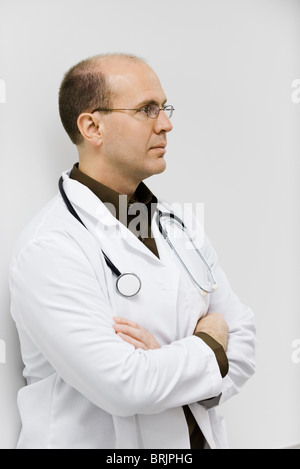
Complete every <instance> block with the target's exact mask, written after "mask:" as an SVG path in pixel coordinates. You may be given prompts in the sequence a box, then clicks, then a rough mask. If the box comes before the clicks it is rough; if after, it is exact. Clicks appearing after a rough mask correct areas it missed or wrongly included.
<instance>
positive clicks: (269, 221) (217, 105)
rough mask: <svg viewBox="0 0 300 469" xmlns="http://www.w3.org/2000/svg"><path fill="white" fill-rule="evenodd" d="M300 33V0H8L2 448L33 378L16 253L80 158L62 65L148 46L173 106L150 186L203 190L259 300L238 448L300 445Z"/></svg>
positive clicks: (231, 255)
mask: <svg viewBox="0 0 300 469" xmlns="http://www.w3.org/2000/svg"><path fill="white" fill-rule="evenodd" d="M299 36H300V2H299V0H226V1H225V0H152V1H148V0H147V1H141V0H126V1H123V0H109V1H101V0H0V79H2V80H4V82H5V84H6V103H5V104H4V103H3V99H2V100H1V97H0V206H1V212H0V213H1V221H2V225H1V226H2V229H1V243H0V250H1V264H0V304H1V306H0V313H1V315H0V340H1V344H2V346H3V341H5V343H6V363H5V364H2V363H1V356H0V415H1V418H0V448H11V447H14V446H15V443H16V439H17V436H18V431H19V417H18V412H17V407H16V393H17V390H18V388H19V387H20V386H21V385H22V383H23V381H22V376H21V370H22V364H21V360H20V353H19V348H18V347H19V346H18V339H17V335H16V333H15V330H14V325H13V323H12V320H11V319H10V316H9V292H8V287H7V266H8V262H9V257H10V254H11V251H12V248H13V245H14V243H15V240H16V237H17V235H18V234H19V232H20V230H21V229H22V227H23V226H24V224H25V223H26V222H27V221H28V220H29V219H30V218H31V217H32V216H33V214H34V213H35V212H36V211H37V210H38V209H39V208H40V207H41V206H42V205H43V204H44V203H45V202H46V201H47V200H48V199H49V198H50V197H52V196H53V195H54V194H55V193H56V184H57V179H58V177H59V175H60V172H61V171H62V170H64V169H67V168H68V167H70V166H71V165H72V164H73V162H74V161H76V151H75V147H73V146H72V145H71V143H70V142H69V141H68V138H67V136H66V135H65V134H64V131H63V129H62V127H61V124H60V121H59V117H58V111H57V92H58V87H59V84H60V81H61V79H62V76H63V73H64V72H65V71H66V70H67V69H68V68H69V67H70V66H71V65H73V64H75V63H76V62H78V61H79V60H81V59H83V58H86V57H87V56H90V55H94V54H97V53H101V52H111V51H124V52H132V53H136V54H140V55H142V56H143V57H145V58H146V59H148V61H149V62H150V64H151V65H152V66H153V68H154V69H155V70H156V71H157V72H158V74H159V75H160V77H161V79H162V83H163V86H164V88H165V91H166V93H167V96H168V98H169V103H170V104H173V105H174V106H175V108H176V115H175V117H174V126H175V128H174V131H173V133H172V135H170V136H169V146H168V153H167V161H168V170H167V172H166V173H164V174H163V175H161V176H157V177H155V178H153V179H152V180H149V181H148V185H149V186H150V188H152V190H153V191H155V193H156V194H157V195H158V196H160V197H163V198H166V199H169V200H173V201H182V202H204V203H205V226H206V230H207V233H208V235H209V236H210V238H211V240H212V241H213V243H214V246H215V248H216V249H217V251H218V253H219V257H220V260H221V263H222V265H223V267H224V269H225V270H226V272H227V274H228V276H229V278H230V280H231V283H232V285H233V287H234V289H235V290H236V292H237V293H238V295H239V296H240V298H241V299H242V300H243V301H244V302H245V303H246V304H249V305H250V306H251V307H252V308H253V309H254V311H255V313H256V323H257V328H258V339H259V346H258V354H257V374H256V376H255V378H254V379H252V381H251V382H250V383H249V384H248V385H247V386H246V387H245V389H244V391H243V393H242V394H241V395H240V396H238V397H236V398H234V399H233V400H232V401H231V402H230V403H229V404H227V405H226V406H224V407H223V408H222V409H221V411H222V413H223V414H224V415H225V416H226V418H227V423H228V428H229V435H230V441H231V445H232V447H234V448H275V447H285V446H290V445H293V444H296V443H299V442H300V419H299V415H300V400H299V389H300V388H299V385H300V364H298V365H297V364H295V363H293V361H292V359H291V355H292V352H293V349H292V342H293V341H294V340H295V339H299V338H300V327H299V326H300V319H299V318H300V315H299V295H300V293H299V292H300V289H299V285H298V283H299V278H300V267H299V265H300V263H299V254H300V253H299V251H300V249H299V239H300V221H299V213H300V212H299V208H300V207H299V205H300V200H299V199H300V196H299V187H298V181H299V169H300V163H299V148H300V141H299V140H300V137H299V135H300V133H299V124H300V104H296V102H295V103H293V102H292V99H291V95H292V91H293V88H292V83H293V81H294V80H295V79H297V78H300V63H299V49H300V40H299V39H300V37H299ZM2 85H3V83H2ZM298 96H299V95H298ZM295 101H296V100H295ZM45 268H47V266H45ZM2 348H3V347H2ZM2 358H3V357H2ZM2 361H4V360H2Z"/></svg>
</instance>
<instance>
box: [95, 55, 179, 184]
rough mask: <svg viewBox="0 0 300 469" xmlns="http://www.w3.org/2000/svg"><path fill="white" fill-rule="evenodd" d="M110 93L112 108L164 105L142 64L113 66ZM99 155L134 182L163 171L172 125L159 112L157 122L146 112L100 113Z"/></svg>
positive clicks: (158, 87)
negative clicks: (111, 91) (101, 139)
mask: <svg viewBox="0 0 300 469" xmlns="http://www.w3.org/2000/svg"><path fill="white" fill-rule="evenodd" d="M108 75H110V76H111V86H112V90H113V106H112V108H113V109H120V108H121V109H141V108H144V107H145V106H146V105H147V104H154V103H155V104H157V105H158V106H159V107H160V108H161V107H163V106H164V105H165V104H166V96H165V93H164V91H163V89H162V87H161V84H160V81H159V79H158V77H157V75H156V74H155V73H154V71H153V70H152V69H151V68H150V67H148V65H146V64H143V63H133V64H132V63H127V64H126V65H124V64H123V65H122V66H121V65H119V66H117V65H115V67H114V68H113V70H112V71H111V70H108ZM100 127H101V133H102V137H103V144H102V148H101V151H102V155H103V156H104V158H105V159H106V161H107V163H108V164H109V166H110V167H112V169H113V170H117V171H118V173H119V174H120V171H121V173H122V176H123V175H124V177H126V178H130V179H131V180H136V181H137V182H139V181H142V180H143V179H145V178H147V177H150V176H152V175H154V174H159V173H161V172H163V171H164V170H165V168H166V163H165V160H164V155H165V153H166V149H165V147H166V144H167V132H170V131H171V130H172V124H171V122H170V120H169V118H168V117H167V115H166V114H165V112H163V111H160V113H159V115H158V117H157V118H156V119H151V118H149V117H147V114H146V112H145V111H142V112H136V111H118V112H112V113H110V114H103V115H102V119H101V124H100Z"/></svg>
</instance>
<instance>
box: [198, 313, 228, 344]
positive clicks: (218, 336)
mask: <svg viewBox="0 0 300 469" xmlns="http://www.w3.org/2000/svg"><path fill="white" fill-rule="evenodd" d="M196 332H205V333H206V334H208V335H210V336H211V337H212V338H213V339H215V340H216V341H217V342H218V343H219V344H220V345H222V347H223V349H224V351H225V352H226V351H227V347H228V337H229V327H228V324H227V322H226V321H225V319H224V318H223V316H222V314H220V313H209V314H207V315H206V316H205V317H204V318H202V319H200V320H199V321H198V323H197V326H196V329H195V331H194V333H196Z"/></svg>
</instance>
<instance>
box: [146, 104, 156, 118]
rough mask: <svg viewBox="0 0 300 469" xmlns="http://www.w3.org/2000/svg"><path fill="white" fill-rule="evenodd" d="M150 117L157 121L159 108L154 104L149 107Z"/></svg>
mask: <svg viewBox="0 0 300 469" xmlns="http://www.w3.org/2000/svg"><path fill="white" fill-rule="evenodd" d="M147 114H148V117H150V118H151V119H155V118H156V117H157V116H158V114H159V107H158V106H157V105H156V104H152V105H151V106H148V113H147Z"/></svg>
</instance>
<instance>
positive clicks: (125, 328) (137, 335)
mask: <svg viewBox="0 0 300 469" xmlns="http://www.w3.org/2000/svg"><path fill="white" fill-rule="evenodd" d="M113 328H114V330H115V331H116V332H117V333H118V332H121V333H123V334H126V335H127V336H130V337H132V338H134V339H136V340H139V341H141V342H143V339H144V337H143V336H144V334H143V330H142V329H137V328H136V327H134V326H131V325H127V324H114V325H113Z"/></svg>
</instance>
